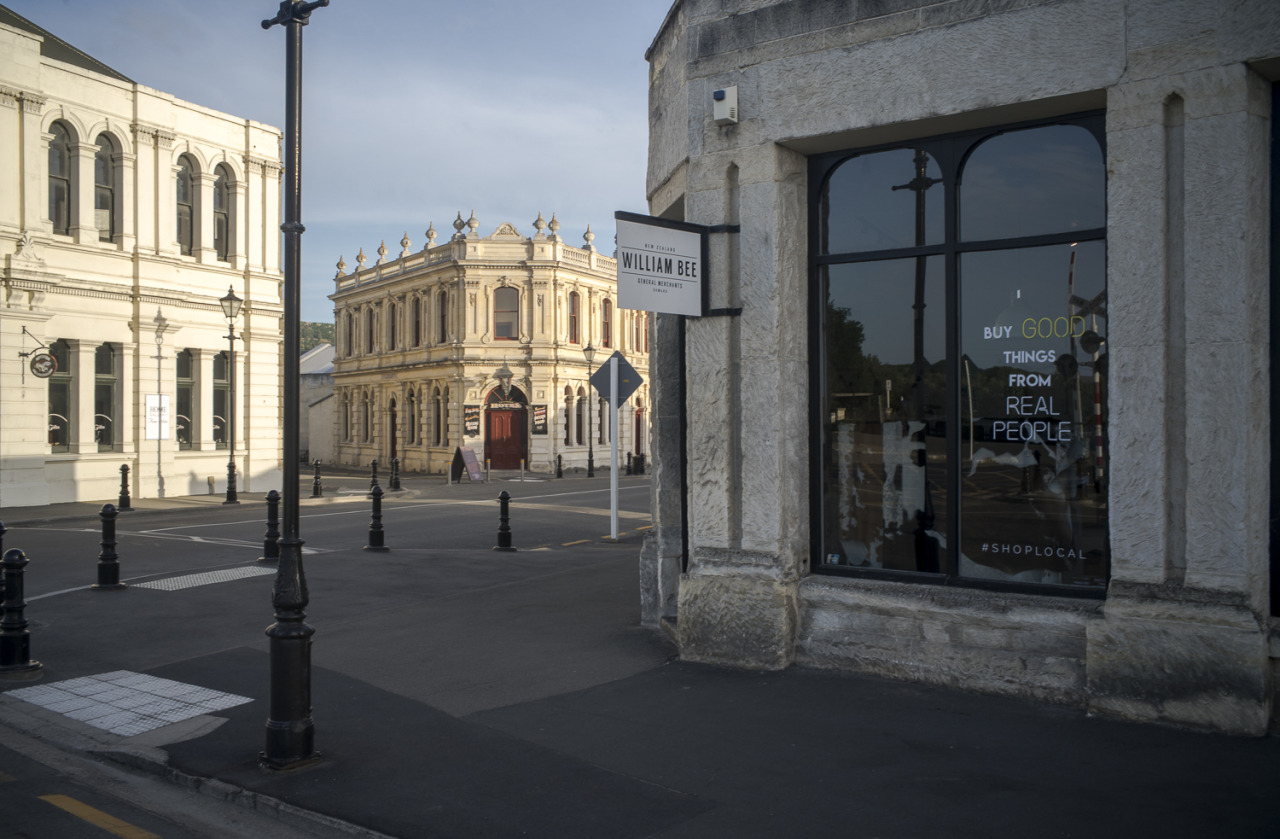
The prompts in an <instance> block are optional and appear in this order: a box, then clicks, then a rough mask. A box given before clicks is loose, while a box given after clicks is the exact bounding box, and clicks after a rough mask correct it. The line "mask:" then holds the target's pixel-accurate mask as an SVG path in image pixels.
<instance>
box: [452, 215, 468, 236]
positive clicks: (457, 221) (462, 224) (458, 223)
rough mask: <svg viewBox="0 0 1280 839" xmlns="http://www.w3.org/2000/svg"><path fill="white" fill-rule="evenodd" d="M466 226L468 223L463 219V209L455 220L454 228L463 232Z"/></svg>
mask: <svg viewBox="0 0 1280 839" xmlns="http://www.w3.org/2000/svg"><path fill="white" fill-rule="evenodd" d="M466 226H467V223H466V222H465V221H463V220H462V210H458V217H457V218H456V219H454V220H453V229H454V230H456V231H458V232H459V233H461V232H462V228H464V227H466Z"/></svg>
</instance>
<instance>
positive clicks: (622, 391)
mask: <svg viewBox="0 0 1280 839" xmlns="http://www.w3.org/2000/svg"><path fill="white" fill-rule="evenodd" d="M615 358H616V359H618V402H617V404H619V405H621V404H622V403H623V402H626V401H627V400H628V399H630V398H631V394H633V393H635V392H636V388H638V387H640V385H642V384H644V379H643V378H641V376H640V374H639V373H637V372H636V368H634V367H632V366H631V362H629V361H627V360H626V359H625V358H623V357H622V353H620V352H618V351H617V350H614V352H613V355H611V356H609V358H607V359H605V362H604V364H601V365H600V369H599V370H597V371H596V372H594V373H592V374H591V386H592V387H594V388H595V389H596V393H599V394H600V398H601V399H604V400H605V401H608V399H609V361H610V360H612V359H615Z"/></svg>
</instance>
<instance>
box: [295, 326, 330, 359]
mask: <svg viewBox="0 0 1280 839" xmlns="http://www.w3.org/2000/svg"><path fill="white" fill-rule="evenodd" d="M299 326H300V327H301V329H300V331H299V334H298V352H300V353H304V352H306V351H307V350H312V349H315V348H316V347H318V346H320V345H321V344H324V343H329V344H332V343H333V324H331V323H308V322H306V321H303V322H302V323H300V324H299Z"/></svg>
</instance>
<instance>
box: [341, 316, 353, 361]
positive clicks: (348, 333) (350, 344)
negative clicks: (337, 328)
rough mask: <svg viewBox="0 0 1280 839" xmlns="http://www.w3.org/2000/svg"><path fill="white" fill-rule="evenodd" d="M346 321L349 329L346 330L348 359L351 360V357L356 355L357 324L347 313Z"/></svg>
mask: <svg viewBox="0 0 1280 839" xmlns="http://www.w3.org/2000/svg"><path fill="white" fill-rule="evenodd" d="M344 321H345V323H346V325H347V329H346V336H347V346H346V350H347V357H348V358H350V357H351V356H353V355H355V354H356V322H355V319H354V318H353V317H351V313H350V312H347V316H346V318H344Z"/></svg>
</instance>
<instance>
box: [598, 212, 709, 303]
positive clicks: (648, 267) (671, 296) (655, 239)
mask: <svg viewBox="0 0 1280 839" xmlns="http://www.w3.org/2000/svg"><path fill="white" fill-rule="evenodd" d="M613 217H614V220H615V222H616V223H617V229H618V305H619V306H620V307H622V308H623V309H641V310H644V311H648V312H663V313H666V314H673V315H691V316H693V317H701V316H702V314H703V312H704V310H705V309H706V296H707V295H706V291H707V289H706V267H707V229H706V228H705V227H704V226H702V225H699V224H689V223H687V222H682V221H669V220H667V219H661V218H654V217H653V216H642V215H638V214H636V213H627V212H622V211H618V212H615V213H614V214H613Z"/></svg>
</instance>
